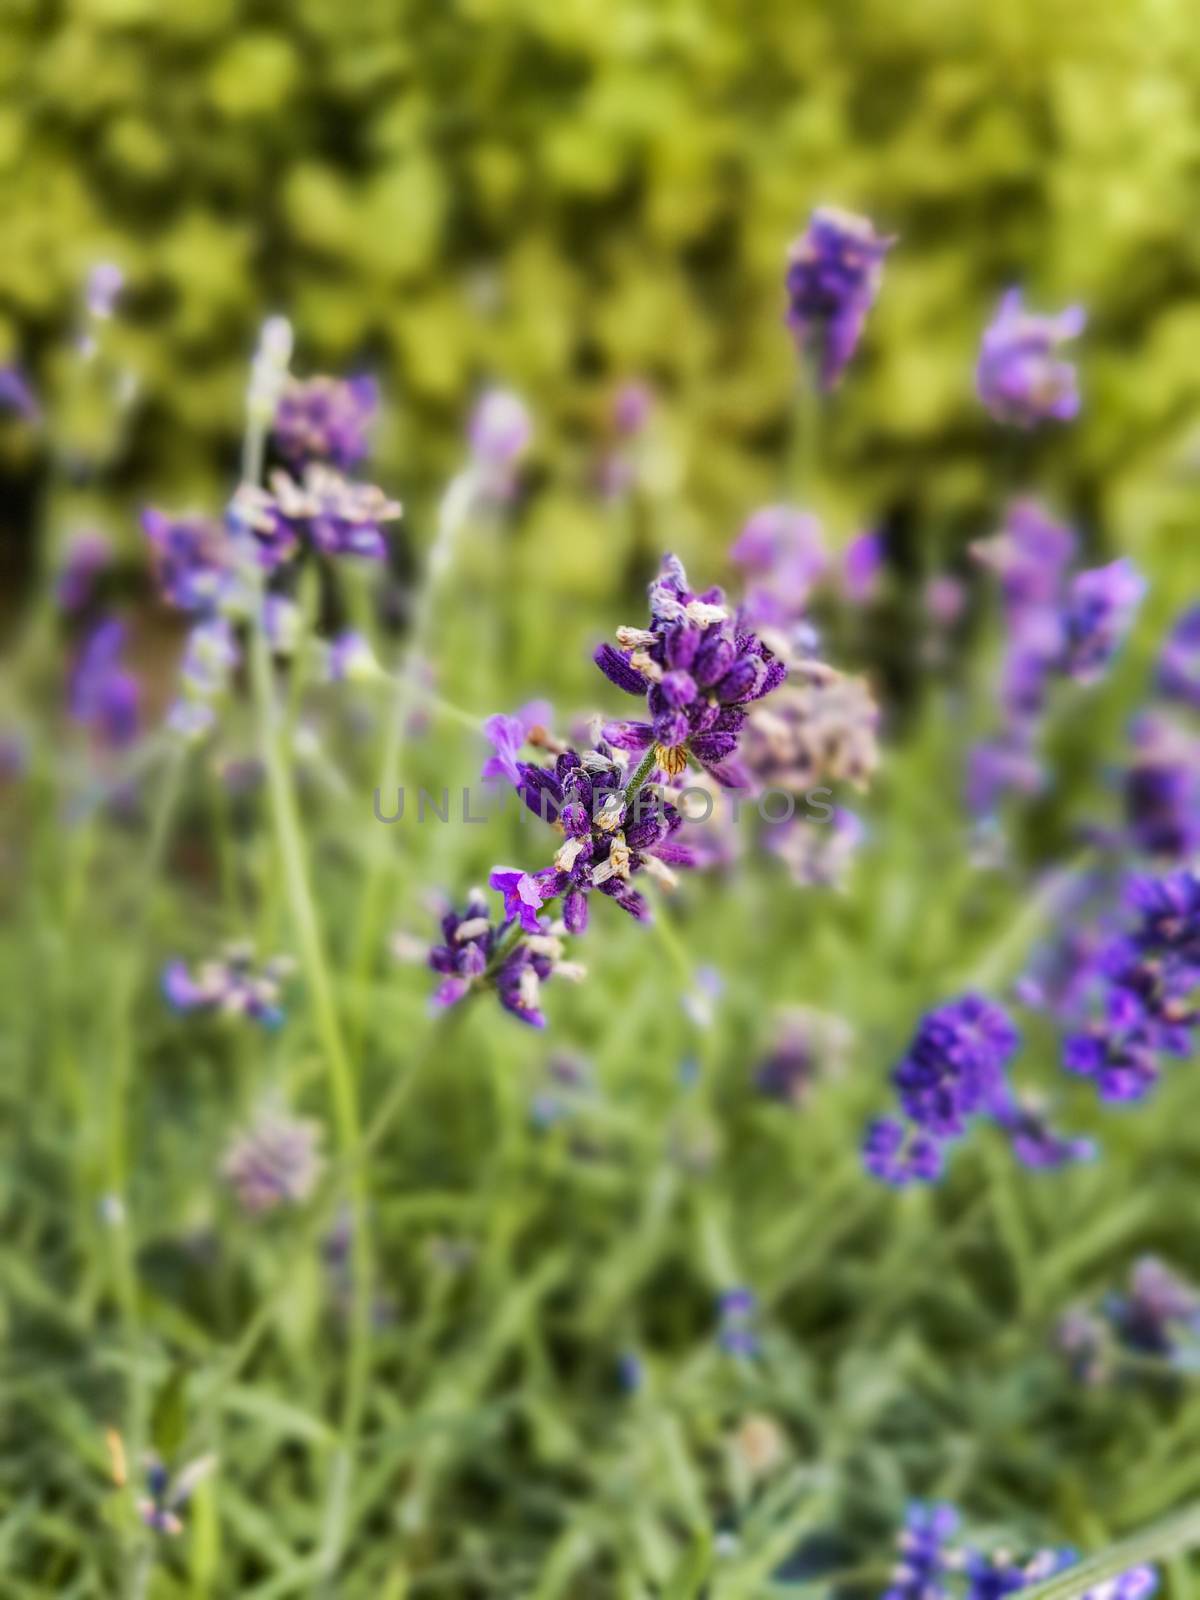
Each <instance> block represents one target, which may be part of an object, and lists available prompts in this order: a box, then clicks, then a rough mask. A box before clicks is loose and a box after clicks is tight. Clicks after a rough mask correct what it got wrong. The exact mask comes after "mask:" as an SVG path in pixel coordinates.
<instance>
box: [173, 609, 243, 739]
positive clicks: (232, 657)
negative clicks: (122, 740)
mask: <svg viewBox="0 0 1200 1600" xmlns="http://www.w3.org/2000/svg"><path fill="white" fill-rule="evenodd" d="M239 660H240V653H239V651H238V645H237V640H236V638H235V637H234V631H233V627H232V624H231V623H230V621H229V619H228V618H227V617H224V616H221V615H214V616H202V617H201V619H200V621H198V622H196V623H195V624H194V625H193V626H192V629H191V632H190V633H189V634H188V636H187V643H186V645H185V646H184V651H183V659H182V661H181V662H180V667H179V684H180V690H181V693H180V697H179V699H178V700H177V701H176V702H175V705H174V706H173V707H172V710H171V713H170V717H169V721H170V725H171V727H172V728H173V730H174V731H175V732H176V733H177V734H179V735H180V736H181V737H183V738H187V739H199V738H201V737H202V736H203V735H204V734H206V733H207V732H208V731H209V729H210V728H211V727H212V726H213V724H214V722H215V720H216V702H217V701H218V700H219V699H220V698H221V696H222V695H223V694H224V693H225V691H226V690H227V688H228V687H229V681H230V678H231V677H232V675H233V672H234V669H235V668H236V666H237V664H238V661H239Z"/></svg>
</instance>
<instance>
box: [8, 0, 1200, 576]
mask: <svg viewBox="0 0 1200 1600" xmlns="http://www.w3.org/2000/svg"><path fill="white" fill-rule="evenodd" d="M5 13H6V26H5V29H4V34H3V38H2V40H0V82H2V83H3V90H4V93H3V109H2V110H0V207H2V210H3V216H4V233H5V248H4V251H3V252H2V253H0V355H2V354H3V353H5V351H8V352H11V353H12V354H14V355H16V356H18V357H19V358H21V359H23V360H25V361H27V362H29V364H30V365H31V366H32V368H33V369H34V371H35V373H36V374H37V376H38V378H39V380H40V381H41V382H42V383H43V385H46V386H48V387H49V388H50V389H51V390H53V389H54V388H55V386H56V385H57V383H58V381H59V379H60V377H61V373H62V370H63V366H64V363H63V359H62V357H61V354H56V352H59V351H60V350H61V343H60V341H61V336H62V334H63V333H64V331H65V330H66V329H68V328H69V325H70V321H71V318H72V316H73V305H74V302H75V298H76V296H77V293H78V286H79V283H80V281H81V278H82V276H83V274H84V272H85V270H86V266H87V264H88V263H89V262H91V261H93V260H95V259H97V258H98V257H102V256H108V257H113V258H115V259H116V260H118V261H119V262H120V263H121V264H122V265H123V266H124V267H125V268H126V269H127V271H128V274H129V277H130V280H131V290H130V293H129V296H128V299H127V307H126V321H125V322H124V324H123V326H122V327H121V328H120V329H119V330H118V334H117V339H118V346H119V349H120V352H121V354H122V356H123V358H124V359H125V360H126V361H127V362H128V363H129V365H130V366H131V367H132V368H133V369H134V370H135V371H136V372H137V373H138V374H139V376H140V379H141V385H142V387H141V397H142V398H141V402H140V407H141V409H140V411H139V413H138V414H137V417H136V426H135V427H134V428H133V429H132V430H131V431H130V444H129V447H128V456H129V459H128V461H127V466H128V468H129V471H128V473H127V475H126V481H127V482H128V483H130V484H132V483H134V482H135V481H136V482H137V483H138V485H139V487H140V491H141V492H142V493H145V492H146V490H147V488H148V487H149V488H152V489H155V490H158V491H160V492H162V493H164V494H167V495H171V496H174V497H175V498H177V499H178V498H179V497H180V496H182V495H184V494H185V493H187V494H191V495H193V496H195V495H198V494H200V493H202V492H204V491H206V490H211V489H212V486H213V485H215V483H216V482H217V480H218V471H219V468H220V467H221V466H222V465H223V464H225V463H227V461H228V459H229V457H230V455H231V452H232V450H233V448H234V440H233V429H234V427H235V425H236V424H235V422H234V419H235V418H236V417H237V414H238V400H239V396H240V392H241V388H242V385H243V381H244V372H245V362H246V357H247V352H248V350H249V349H250V348H251V344H252V338H253V330H254V327H255V325H256V323H257V321H258V320H259V319H260V318H261V317H262V315H263V314H264V313H265V312H266V311H268V310H271V309H285V310H286V311H287V312H288V313H289V314H290V315H291V316H292V318H293V320H294V321H295V323H296V325H297V328H298V330H299V333H300V338H301V357H302V364H305V365H307V366H309V367H312V368H317V367H323V368H331V369H346V368H350V367H354V366H357V365H360V364H366V365H369V366H372V367H374V368H376V369H377V370H378V371H379V372H380V374H381V376H382V377H383V378H384V379H385V383H386V386H387V389H388V393H389V395H390V399H391V403H392V410H391V413H390V416H389V418H388V423H387V427H386V428H385V429H384V430H383V434H382V438H381V446H382V450H381V455H382V458H383V461H382V466H381V471H383V472H385V473H387V472H392V473H394V474H395V475H396V481H397V482H398V483H399V484H401V485H402V486H403V487H404V488H405V489H406V490H407V491H409V492H410V493H411V492H412V491H413V490H414V489H416V490H418V491H419V490H420V488H421V486H422V485H423V484H424V485H427V486H430V487H432V485H433V484H434V483H435V482H436V481H437V480H438V479H439V478H440V477H441V476H442V474H443V473H444V472H445V470H446V469H447V467H448V465H449V463H450V462H451V460H452V459H453V454H454V451H455V449H456V448H457V445H456V437H457V434H458V432H459V430H460V428H461V422H462V416H463V412H464V409H465V407H466V405H467V404H468V403H469V397H470V394H471V392H472V391H473V389H474V388H475V387H476V386H477V385H478V383H479V382H480V381H481V380H482V379H484V378H485V377H487V376H494V377H499V378H502V379H504V380H505V381H508V382H511V383H513V384H514V385H516V386H517V387H519V388H520V389H522V390H523V391H524V392H525V393H526V394H527V395H528V396H529V398H530V400H531V402H532V403H533V404H534V406H535V407H536V409H537V411H538V414H539V417H540V419H541V422H542V427H543V439H544V443H545V450H546V456H547V458H549V457H550V455H551V453H552V452H551V448H550V447H551V444H552V443H553V445H554V447H555V448H554V451H553V455H554V459H555V460H556V462H561V461H562V460H563V459H564V458H563V455H562V450H561V447H562V446H563V445H564V444H568V445H569V444H570V443H571V442H572V441H574V442H575V444H576V445H577V446H578V450H577V455H578V466H579V472H578V475H577V477H576V479H575V480H574V482H572V481H570V473H569V471H568V473H567V479H568V481H567V482H565V483H563V482H559V483H556V484H551V485H549V486H548V488H547V491H546V493H545V495H544V496H543V501H544V503H543V505H542V508H541V513H540V516H539V517H538V518H535V520H534V524H533V529H532V532H531V534H530V538H531V539H532V541H533V544H532V546H531V549H530V559H531V560H534V561H536V563H537V565H538V567H539V571H540V573H541V576H542V580H543V582H545V583H547V584H549V585H551V586H560V587H563V588H566V589H568V590H569V589H571V588H573V587H575V586H579V587H581V588H594V587H595V578H596V572H595V568H596V564H597V560H598V552H599V550H600V549H601V548H602V543H603V541H602V539H591V540H589V539H573V538H570V537H564V536H563V535H564V533H569V532H571V531H573V530H575V531H578V530H582V529H585V528H586V527H589V526H590V527H591V528H592V529H593V530H594V529H595V528H596V527H597V525H598V524H597V521H596V513H595V511H594V509H591V508H589V507H588V506H587V504H586V502H585V501H584V500H582V499H581V497H580V496H578V495H576V494H575V493H574V490H575V489H576V488H577V487H578V486H579V485H580V483H582V482H583V481H584V479H585V478H586V459H587V440H588V437H589V434H590V433H591V432H593V431H594V429H595V427H596V425H597V416H598V413H599V410H600V408H601V406H602V404H603V393H604V390H605V389H606V387H607V386H608V385H609V384H610V383H611V382H612V381H613V380H614V379H615V378H617V377H619V376H621V375H625V374H628V373H647V374H649V375H651V376H652V378H653V379H654V380H655V381H656V382H657V383H658V385H659V386H660V388H661V390H662V392H663V395H664V407H665V413H666V421H667V424H668V426H669V428H670V429H671V430H672V432H673V436H674V437H675V438H676V439H677V440H678V441H681V443H680V445H679V448H680V451H681V456H682V458H681V463H680V465H681V472H682V476H683V480H684V482H683V490H684V498H683V506H684V511H683V513H682V524H681V527H680V528H678V529H676V530H673V535H674V538H675V540H676V542H678V543H681V544H682V545H683V546H684V547H687V546H688V544H689V543H690V542H691V543H694V542H696V541H702V542H704V543H707V544H711V545H712V546H714V547H715V546H718V545H723V544H724V542H725V541H726V540H727V538H728V536H729V534H730V532H731V530H732V528H733V527H734V526H735V525H736V522H737V520H739V519H740V517H741V516H742V515H743V514H744V513H745V511H746V510H747V509H749V508H750V507H751V506H752V505H753V504H754V503H755V502H756V501H758V500H760V499H762V498H763V497H764V496H766V495H776V494H778V492H779V490H780V485H779V483H778V481H777V479H776V478H775V477H774V476H773V474H772V471H771V465H770V464H771V462H772V460H773V459H775V458H777V455H778V447H779V443H780V439H781V437H782V435H783V434H784V432H785V430H786V428H787V426H788V412H789V403H790V396H791V393H792V389H793V384H794V381H795V363H794V357H793V353H792V351H791V348H790V344H789V340H788V337H787V335H786V332H785V330H784V328H783V326H782V321H781V313H782V288H781V269H782V262H783V258H784V252H785V249H786V246H787V243H788V240H789V238H790V237H791V236H792V235H793V234H794V233H795V232H796V231H797V230H798V228H799V227H800V225H801V224H802V221H803V218H804V216H805V214H806V212H807V210H808V208H809V207H810V206H811V205H812V204H813V203H815V202H819V201H836V202H839V203H842V204H846V205H849V206H851V207H856V208H860V209H863V210H866V211H869V212H870V213H871V214H872V215H874V216H875V217H877V218H878V219H879V221H880V223H881V225H883V226H886V227H888V228H890V229H892V230H894V231H895V232H896V233H898V234H899V235H900V244H899V246H898V248H897V249H896V251H895V252H894V254H893V256H892V258H891V260H890V262H889V265H888V270H887V278H886V286H885V292H884V295H883V297H882V299H881V301H880V303H879V306H878V308H877V310H876V313H875V314H874V316H873V318H872V320H871V324H870V330H869V337H868V339H867V342H866V345H865V348H864V351H863V353H862V354H861V356H860V358H859V360H858V361H857V363H856V364H855V366H854V367H853V368H852V369H851V372H850V374H849V375H848V378H847V380H846V387H847V389H848V390H852V391H853V395H852V404H849V405H848V404H846V403H845V400H844V399H840V400H839V401H838V402H835V404H834V406H833V407H832V408H831V415H830V416H829V418H828V421H827V426H826V427H825V429H824V439H823V446H822V458H823V460H824V461H825V463H826V464H827V466H828V467H830V468H832V469H833V471H832V472H831V474H830V476H831V477H836V478H837V480H838V481H839V482H840V483H841V484H842V485H844V487H843V488H842V489H841V490H840V491H838V492H837V493H836V494H834V493H833V491H831V490H830V491H828V492H827V495H826V499H827V501H828V504H827V505H826V507H825V509H826V510H827V512H828V514H829V516H830V518H831V521H832V522H833V524H834V526H835V527H836V528H837V529H838V530H839V531H840V532H841V533H843V534H844V533H845V532H848V531H850V530H851V529H852V528H853V527H854V526H855V525H856V524H857V523H860V522H862V521H863V520H867V519H874V518H877V517H879V516H881V515H887V516H890V517H891V518H893V519H894V520H897V521H898V522H900V523H905V524H910V525H912V526H915V527H919V528H920V529H922V530H923V531H925V532H927V533H928V534H929V535H930V536H931V537H932V536H936V535H937V534H938V531H939V530H943V531H944V532H945V533H946V534H947V535H948V536H953V535H954V533H955V531H956V530H958V529H960V528H962V527H964V526H970V527H971V531H972V532H974V531H977V529H976V527H975V526H974V523H975V522H976V521H977V520H978V518H979V516H980V515H981V508H982V507H983V506H984V505H985V504H986V503H987V502H988V500H989V499H990V497H991V494H990V492H994V490H995V488H996V486H997V485H998V484H1003V483H1004V482H1005V481H1006V480H1007V478H1008V477H1010V476H1011V474H1012V472H1013V470H1014V467H1013V461H1012V460H1011V458H1010V456H1009V455H1007V454H1005V453H1004V449H1003V445H1002V443H1001V442H1000V441H999V435H998V433H997V431H996V430H995V429H994V428H993V427H992V426H991V425H990V424H989V422H988V421H987V419H986V418H985V417H984V416H983V415H982V413H981V412H980V410H979V408H978V407H977V405H976V404H975V402H974V398H973V394H972V367H973V360H974V353H975V348H976V343H977V340H978V335H979V332H980V329H981V327H982V325H983V323H984V321H985V320H986V318H987V317H988V316H989V315H990V311H991V307H992V303H993V300H994V297H995V296H996V294H997V293H998V292H999V290H1000V289H1001V288H1002V287H1003V286H1004V285H1005V284H1007V283H1009V282H1010V281H1020V282H1022V283H1024V284H1026V285H1027V287H1028V289H1029V292H1030V295H1031V299H1032V301H1033V303H1034V304H1035V305H1039V306H1046V307H1057V306H1059V305H1061V304H1063V303H1065V302H1066V301H1068V300H1072V299H1080V300H1082V301H1084V302H1085V303H1086V304H1087V305H1088V307H1089V309H1090V311H1091V313H1092V319H1093V320H1092V326H1091V329H1090V331H1089V335H1088V337H1087V343H1086V350H1085V353H1084V363H1083V364H1084V384H1085V395H1086V404H1087V412H1086V417H1085V421H1084V422H1083V423H1082V424H1081V425H1080V426H1079V427H1078V428H1076V429H1074V430H1072V431H1071V432H1070V433H1069V434H1068V436H1067V437H1066V439H1065V440H1056V441H1055V442H1054V444H1053V445H1052V449H1053V453H1054V472H1055V473H1056V474H1057V476H1058V485H1059V487H1060V489H1061V492H1062V495H1063V497H1064V498H1065V499H1067V500H1068V501H1069V503H1070V506H1071V508H1072V509H1075V510H1076V511H1079V512H1082V513H1083V514H1084V515H1085V517H1086V518H1089V519H1091V520H1093V521H1095V522H1097V523H1099V524H1100V525H1101V526H1103V525H1104V524H1105V522H1106V521H1107V520H1108V519H1109V518H1118V519H1119V520H1120V522H1121V524H1122V532H1121V535H1120V536H1121V537H1122V538H1123V539H1128V538H1130V537H1132V535H1131V533H1130V528H1131V527H1133V526H1134V525H1136V524H1137V523H1139V522H1141V521H1142V520H1144V519H1145V518H1146V517H1147V515H1153V514H1156V513H1157V512H1158V510H1159V509H1160V506H1161V501H1162V497H1163V495H1164V494H1168V495H1169V493H1170V487H1169V483H1168V487H1167V489H1164V487H1163V482H1164V474H1163V470H1162V469H1163V466H1164V463H1168V464H1171V463H1175V462H1176V461H1177V460H1178V459H1179V458H1180V457H1181V456H1183V457H1185V458H1186V456H1187V453H1188V451H1189V449H1190V444H1191V436H1192V428H1193V421H1194V417H1195V412H1196V405H1197V401H1198V400H1200V371H1198V370H1197V367H1196V363H1195V361H1194V359H1193V355H1192V346H1193V340H1192V338H1191V337H1190V335H1191V334H1192V332H1193V331H1194V330H1196V329H1197V327H1198V326H1200V304H1197V300H1196V289H1197V286H1198V284H1200V241H1198V240H1197V238H1196V237H1195V235H1194V233H1193V232H1192V231H1190V230H1189V229H1188V228H1187V227H1186V226H1185V225H1184V224H1185V219H1186V218H1188V217H1189V216H1190V215H1191V214H1192V213H1193V212H1194V209H1195V200H1196V191H1197V171H1198V162H1200V118H1198V117H1197V100H1198V97H1200V40H1198V38H1197V35H1196V31H1195V27H1194V15H1193V13H1192V10H1191V8H1190V7H1189V6H1187V5H1186V4H1183V3H1179V0H1096V3H1093V4H1089V5H1086V6H1084V5H1082V4H1077V3H1073V0H1052V3H1049V4H1047V3H1036V0H1010V3H995V4H985V5H976V4H972V3H967V0H922V4H920V5H918V6H910V7H897V6H894V5H889V4H886V3H883V0H851V3H848V4H841V5H837V6H823V5H818V4H796V3H794V0H756V3H755V4H754V5H753V6H752V7H748V6H746V5H744V4H741V3H733V0H707V3H700V0H609V3H606V4H603V5H601V4H598V3H596V0H455V3H447V0H354V3H353V4H335V3H334V0H288V3H286V4H285V3H283V0H186V3H179V4H174V5H163V4H157V3H155V0H69V3H68V0H60V3H50V0H6V5H5ZM682 441H686V446H685V445H684V444H683V443H682ZM1030 448H1031V450H1033V451H1035V452H1038V453H1040V452H1041V451H1042V450H1043V449H1044V446H1043V445H1040V444H1039V445H1037V446H1032V447H1030ZM572 459H573V457H572V456H571V454H570V452H569V451H568V452H567V455H566V460H567V461H568V463H569V462H570V461H571V460H572ZM1026 464H1027V463H1022V465H1026ZM935 465H936V472H935V471H933V470H932V469H933V467H934V466H935ZM557 470H558V472H559V476H560V478H561V476H562V468H561V467H559V468H558V469H557ZM1168 476H1169V475H1168ZM539 521H540V523H541V526H542V527H543V528H544V529H545V533H544V536H541V537H539V535H538V531H537V529H538V525H539ZM1110 537H1111V535H1110Z"/></svg>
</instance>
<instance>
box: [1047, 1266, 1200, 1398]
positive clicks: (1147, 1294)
mask: <svg viewBox="0 0 1200 1600" xmlns="http://www.w3.org/2000/svg"><path fill="white" fill-rule="evenodd" d="M1055 1344H1056V1346H1057V1348H1058V1350H1059V1353H1060V1354H1061V1355H1062V1356H1063V1357H1065V1359H1066V1361H1067V1363H1068V1365H1069V1366H1070V1368H1071V1371H1072V1373H1073V1374H1074V1376H1075V1377H1076V1378H1077V1379H1078V1381H1079V1382H1081V1383H1085V1384H1088V1385H1089V1386H1095V1385H1099V1384H1104V1383H1108V1382H1111V1381H1112V1380H1113V1379H1114V1378H1115V1377H1117V1376H1118V1375H1121V1376H1124V1375H1126V1374H1128V1375H1129V1376H1133V1375H1136V1374H1137V1373H1138V1372H1141V1373H1142V1374H1143V1375H1144V1374H1145V1371H1146V1368H1145V1365H1144V1363H1145V1361H1146V1360H1147V1358H1148V1359H1149V1360H1151V1361H1158V1362H1162V1363H1165V1364H1166V1365H1167V1366H1169V1367H1175V1368H1179V1369H1186V1370H1188V1371H1193V1370H1194V1369H1195V1367H1196V1364H1197V1360H1198V1359H1200V1290H1198V1289H1197V1288H1196V1286H1195V1285H1194V1284H1192V1283H1189V1282H1188V1280H1187V1279H1186V1278H1184V1277H1182V1276H1180V1274H1179V1273H1177V1272H1176V1271H1174V1270H1173V1268H1171V1267H1169V1266H1167V1264H1166V1263H1165V1262H1164V1261H1161V1260H1160V1259H1159V1258H1158V1257H1157V1256H1142V1257H1141V1258H1140V1259H1139V1260H1137V1261H1136V1262H1135V1263H1134V1265H1133V1267H1132V1269H1131V1271H1130V1274H1129V1286H1128V1288H1127V1289H1126V1290H1125V1291H1124V1292H1123V1293H1115V1292H1114V1293H1112V1294H1108V1295H1105V1296H1104V1298H1103V1299H1102V1300H1101V1302H1100V1304H1099V1306H1098V1307H1097V1308H1096V1309H1094V1310H1093V1309H1089V1308H1086V1307H1078V1306H1077V1307H1074V1308H1072V1309H1071V1310H1070V1311H1067V1312H1066V1313H1065V1314H1064V1315H1063V1316H1062V1317H1061V1318H1060V1319H1059V1322H1058V1326H1057V1328H1056V1330H1055ZM1130 1357H1132V1358H1133V1359H1132V1360H1129V1359H1127V1358H1130Z"/></svg>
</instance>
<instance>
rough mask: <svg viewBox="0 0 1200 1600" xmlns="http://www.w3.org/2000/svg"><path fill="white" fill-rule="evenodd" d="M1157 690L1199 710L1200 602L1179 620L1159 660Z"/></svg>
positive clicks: (1166, 696) (1164, 695) (1166, 697)
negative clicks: (1199, 604)
mask: <svg viewBox="0 0 1200 1600" xmlns="http://www.w3.org/2000/svg"><path fill="white" fill-rule="evenodd" d="M1158 692H1159V694H1161V695H1162V696H1163V697H1164V699H1167V700H1180V701H1182V702H1183V704H1184V705H1188V706H1191V707H1192V709H1193V710H1196V711H1200V606H1192V607H1191V609H1190V610H1188V611H1185V612H1184V613H1183V615H1182V616H1181V617H1180V618H1179V619H1178V620H1177V621H1176V623H1175V626H1174V627H1173V628H1172V629H1171V632H1170V633H1169V634H1168V636H1167V642H1166V643H1165V644H1164V645H1163V649H1162V655H1161V656H1160V657H1159V661H1158Z"/></svg>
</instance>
